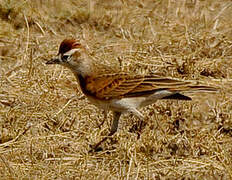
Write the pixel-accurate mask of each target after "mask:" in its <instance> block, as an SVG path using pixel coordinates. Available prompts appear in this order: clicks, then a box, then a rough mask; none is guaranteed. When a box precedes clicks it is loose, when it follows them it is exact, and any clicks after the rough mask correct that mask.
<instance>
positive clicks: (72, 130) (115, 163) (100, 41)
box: [0, 0, 232, 179]
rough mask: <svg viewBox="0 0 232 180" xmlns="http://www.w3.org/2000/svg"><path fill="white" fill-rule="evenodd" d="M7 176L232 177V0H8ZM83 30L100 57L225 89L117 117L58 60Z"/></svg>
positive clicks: (0, 146) (1, 93) (116, 65)
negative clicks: (114, 124)
mask: <svg viewBox="0 0 232 180" xmlns="http://www.w3.org/2000/svg"><path fill="white" fill-rule="evenodd" d="M0 2H1V3H0V65H1V66H0V87H1V88H0V130H1V131H0V174H1V177H0V179H15V178H20V179H23V178H24V179H232V143H231V142H232V119H231V116H232V105H231V100H232V96H231V94H232V91H231V83H232V79H231V78H232V2H231V1H230V0H218V1H214V0H179V1H175V0H157V1H154V0H120V1H113V0H92V1H91V0H88V1H87V0H80V1H75V0H66V1H62V0H46V1H45V0H44V1H42V0H33V1H23V0H1V1H0ZM65 38H76V39H79V40H80V41H81V42H82V44H84V45H85V46H86V47H87V48H88V51H89V53H90V55H91V57H92V58H93V59H94V60H96V62H98V63H99V64H102V65H104V64H107V65H109V66H111V67H113V69H115V70H119V71H127V72H128V71H129V72H130V73H151V74H160V75H161V76H168V77H173V78H178V79H182V80H191V81H197V82H199V83H200V84H204V85H209V86H214V87H217V88H219V91H218V92H217V93H198V94H195V93H194V94H187V95H189V96H191V97H192V99H193V100H192V101H188V102H184V101H171V100H164V101H158V102H157V103H156V104H154V105H151V106H148V107H146V108H144V109H141V112H142V113H143V114H144V116H145V117H146V118H145V124H146V127H145V128H144V129H143V130H142V132H141V135H140V137H139V138H138V136H137V133H136V124H138V119H136V118H135V117H134V116H132V115H130V114H126V115H124V116H123V117H122V119H121V120H120V126H119V130H118V132H117V133H116V134H115V135H114V136H113V138H112V139H111V140H108V141H107V142H105V143H104V144H103V145H102V151H99V152H89V151H90V145H91V144H94V143H95V142H97V141H99V140H100V139H101V138H102V137H103V136H104V135H105V134H106V133H107V132H108V129H109V126H110V120H111V118H112V114H110V113H109V114H108V120H107V121H105V122H104V123H103V125H101V126H100V124H101V122H102V121H103V119H104V115H103V113H102V111H101V110H99V109H97V108H96V107H94V106H93V105H91V104H90V103H89V102H88V101H87V99H86V98H85V97H83V96H82V93H81V92H80V91H79V88H78V86H77V83H76V81H75V78H74V76H73V75H72V73H71V72H70V71H69V70H68V69H66V68H64V67H61V66H58V65H54V66H46V65H45V62H46V61H47V60H49V59H50V58H51V57H53V56H54V55H56V54H57V51H58V46H59V44H60V42H61V41H62V40H63V39H65Z"/></svg>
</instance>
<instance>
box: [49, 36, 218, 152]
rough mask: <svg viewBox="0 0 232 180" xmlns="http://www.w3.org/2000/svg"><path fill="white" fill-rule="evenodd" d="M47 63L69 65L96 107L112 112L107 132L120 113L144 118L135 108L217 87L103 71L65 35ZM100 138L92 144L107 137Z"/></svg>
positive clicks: (112, 131) (116, 126) (111, 133)
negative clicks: (65, 37)
mask: <svg viewBox="0 0 232 180" xmlns="http://www.w3.org/2000/svg"><path fill="white" fill-rule="evenodd" d="M46 64H60V65H63V66H65V67H68V68H69V69H70V70H71V71H72V72H73V74H74V75H75V77H76V79H77V82H78V84H79V85H80V88H81V90H82V92H83V94H84V95H85V96H86V97H87V98H88V100H89V101H90V102H91V103H93V104H94V105H96V106H97V107H99V108H101V109H103V110H105V111H109V110H111V111H112V112H113V122H112V125H111V129H110V133H109V136H112V135H113V134H114V133H115V132H116V131H117V128H118V123H119V118H120V116H121V114H122V113H126V112H130V113H133V114H134V115H135V116H137V117H138V118H139V119H141V120H143V119H144V116H143V114H142V113H141V112H140V111H139V110H138V109H140V108H142V107H145V106H147V105H150V104H153V103H155V102H156V101H157V100H158V99H176V100H191V98H190V97H188V96H185V95H182V94H181V92H186V91H194V92H198V91H207V92H208V91H217V89H216V88H214V87H209V86H199V85H194V84H193V83H192V82H187V81H181V80H176V79H172V78H166V77H160V76H157V75H134V74H129V73H123V72H118V73H111V74H109V73H106V72H109V71H107V69H105V70H104V69H103V70H101V71H99V69H97V68H96V67H95V65H94V64H93V61H92V60H91V58H90V56H89V55H88V52H87V50H86V48H85V47H84V46H83V45H82V44H81V43H80V42H79V41H77V40H74V39H65V40H63V41H62V43H61V44H60V47H59V52H58V55H57V56H56V57H55V58H53V59H51V60H50V61H48V62H47V63H46ZM106 138H107V137H105V138H103V139H102V140H101V141H100V142H99V143H97V144H96V145H95V146H94V147H93V148H94V149H97V147H98V146H99V145H100V144H101V143H102V142H103V141H105V140H106Z"/></svg>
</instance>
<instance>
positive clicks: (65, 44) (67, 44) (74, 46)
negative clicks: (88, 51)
mask: <svg viewBox="0 0 232 180" xmlns="http://www.w3.org/2000/svg"><path fill="white" fill-rule="evenodd" d="M84 49H85V48H84V47H83V46H82V45H81V44H80V42H78V41H77V40H74V39H65V40H63V41H62V42H61V44H60V47H59V52H58V54H57V56H56V57H55V58H52V59H51V60H50V61H48V62H46V64H60V65H63V66H67V67H70V66H74V65H75V64H77V63H78V61H79V58H80V57H81V54H82V53H83V52H82V51H84Z"/></svg>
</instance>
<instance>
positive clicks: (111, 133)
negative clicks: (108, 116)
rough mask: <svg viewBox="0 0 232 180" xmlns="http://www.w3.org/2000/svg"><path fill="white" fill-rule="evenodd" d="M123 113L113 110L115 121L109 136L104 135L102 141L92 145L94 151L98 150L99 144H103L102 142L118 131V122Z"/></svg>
mask: <svg viewBox="0 0 232 180" xmlns="http://www.w3.org/2000/svg"><path fill="white" fill-rule="evenodd" d="M121 114H122V113H121V112H113V122H112V124H111V129H110V133H109V135H108V136H106V137H104V138H103V139H102V140H101V141H99V142H98V143H97V144H95V145H94V146H92V147H91V148H92V149H93V150H94V151H98V149H99V146H100V145H101V143H103V142H104V141H106V140H107V138H109V137H110V136H112V135H113V134H114V133H115V132H116V131H117V129H118V122H119V118H120V116H121Z"/></svg>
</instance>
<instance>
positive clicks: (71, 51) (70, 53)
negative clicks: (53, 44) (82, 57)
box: [63, 49, 79, 56]
mask: <svg viewBox="0 0 232 180" xmlns="http://www.w3.org/2000/svg"><path fill="white" fill-rule="evenodd" d="M76 51H79V49H71V50H70V51H68V52H66V53H64V54H63V55H64V56H70V55H72V54H74V53H75V52H76Z"/></svg>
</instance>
